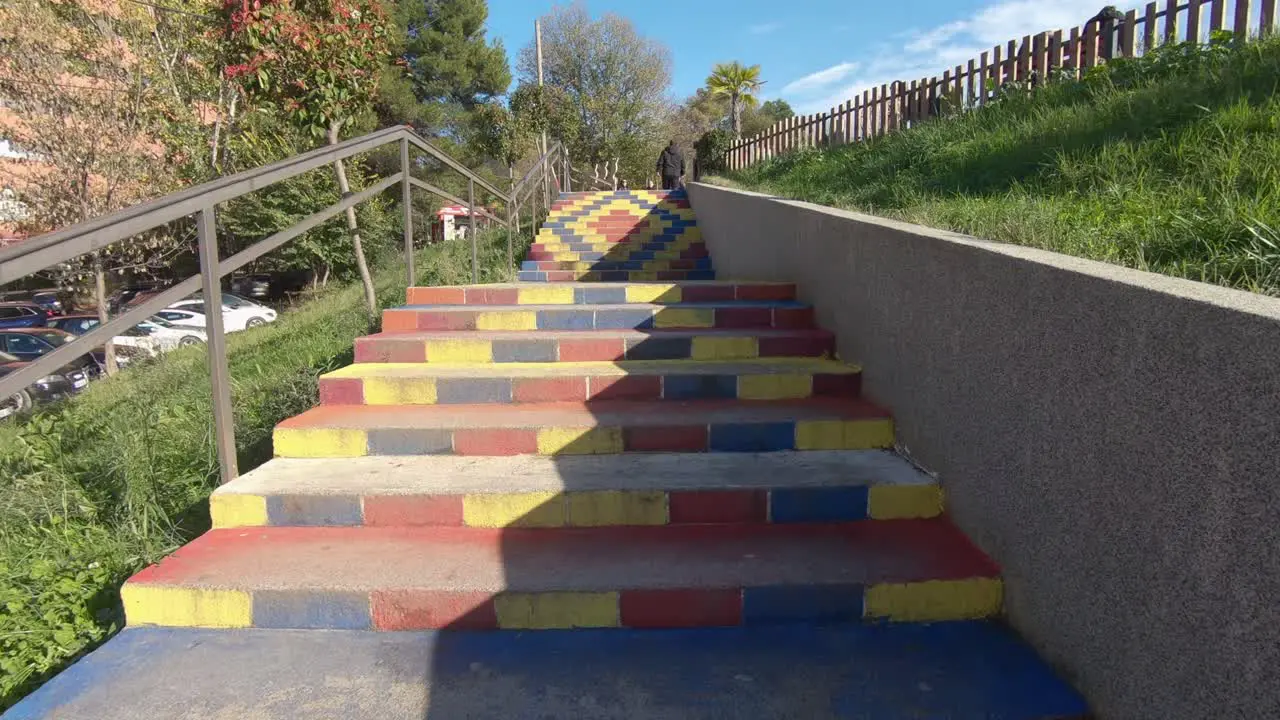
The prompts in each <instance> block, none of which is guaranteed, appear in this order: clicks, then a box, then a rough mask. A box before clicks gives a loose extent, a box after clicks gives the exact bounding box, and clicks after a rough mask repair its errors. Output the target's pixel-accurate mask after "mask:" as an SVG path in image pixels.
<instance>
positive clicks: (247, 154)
mask: <svg viewBox="0 0 1280 720" xmlns="http://www.w3.org/2000/svg"><path fill="white" fill-rule="evenodd" d="M307 140H308V138H307V136H305V135H304V134H302V132H301V131H299V130H297V129H294V128H292V127H290V126H289V125H288V124H287V123H285V122H284V121H281V120H278V119H276V118H274V117H272V116H270V115H268V114H266V113H254V114H253V115H252V116H250V117H248V118H246V119H245V120H244V122H242V123H241V126H240V127H239V129H238V131H237V132H236V133H235V134H234V136H233V137H232V138H231V139H230V140H229V141H228V150H229V155H230V156H231V157H233V158H234V160H235V165H234V167H236V168H252V167H258V166H261V165H265V164H267V163H270V162H273V161H275V160H278V159H280V158H282V157H288V156H290V155H294V154H296V153H299V152H302V151H304V150H307V149H309V148H308V144H309V143H308V142H307ZM348 175H349V178H350V181H351V184H352V186H353V188H354V190H355V191H357V192H358V191H360V190H361V189H363V188H365V187H367V186H368V185H370V184H372V183H373V182H374V181H376V180H377V179H379V178H377V177H375V176H373V175H372V174H371V173H369V172H367V171H366V170H365V169H364V163H360V162H355V163H350V164H349V165H348ZM338 200H339V195H338V188H337V185H336V184H335V183H334V181H333V172H332V170H328V169H316V170H312V171H311V172H308V173H304V174H302V175H299V176H296V177H293V178H289V179H288V180H282V181H280V182H277V183H273V184H272V185H269V186H267V187H265V188H262V189H260V190H258V191H256V192H253V193H250V194H248V195H242V196H241V197H238V198H236V199H234V200H231V201H229V202H228V203H227V204H226V205H225V206H224V207H223V209H222V211H221V212H219V213H218V230H219V234H220V242H221V245H222V247H223V252H224V253H227V254H229V253H232V252H235V251H237V250H240V249H243V248H245V247H248V246H249V245H252V244H253V243H255V242H257V241H258V240H261V239H263V238H265V237H267V236H269V235H271V234H273V233H275V232H279V231H280V230H284V229H285V228H288V227H291V226H292V225H294V224H296V223H297V222H298V221H299V220H302V219H303V218H305V217H306V216H308V215H310V214H312V213H315V212H317V211H319V210H322V209H324V208H325V207H328V206H329V205H332V204H334V203H336V202H338ZM356 215H357V217H358V218H359V223H360V227H361V228H362V233H363V236H364V237H363V240H364V247H365V248H366V249H367V250H368V252H369V254H370V256H371V257H373V258H375V259H376V258H377V257H378V256H379V255H381V254H383V253H385V252H388V251H389V250H391V249H392V248H393V247H394V246H396V245H397V243H398V235H399V231H400V220H399V219H398V218H399V215H400V207H399V203H397V202H394V201H393V199H392V197H391V196H390V195H389V194H387V193H381V194H379V195H376V196H374V197H372V198H370V199H369V200H367V201H365V202H362V203H360V205H359V206H358V207H357V208H356ZM254 266H255V269H256V270H257V271H274V270H305V271H309V272H310V273H311V274H312V278H313V280H314V282H315V283H316V284H321V285H323V284H324V283H326V282H327V281H328V280H329V279H330V278H331V277H333V278H336V279H339V280H349V279H351V278H352V277H354V275H355V273H356V272H357V268H356V265H355V257H354V256H353V254H352V252H351V236H350V233H349V232H348V231H347V229H346V228H345V227H343V226H342V224H341V221H340V220H339V219H337V218H335V219H332V220H329V221H327V222H325V223H324V224H322V225H320V226H319V227H316V228H313V229H312V230H309V231H308V232H306V233H304V234H303V235H302V236H300V237H298V238H295V239H294V240H292V241H291V242H288V243H286V244H285V245H284V246H282V247H280V248H279V249H277V250H274V251H272V252H271V253H270V254H268V255H267V256H266V257H264V258H263V259H261V260H259V261H257V262H255V263H254Z"/></svg>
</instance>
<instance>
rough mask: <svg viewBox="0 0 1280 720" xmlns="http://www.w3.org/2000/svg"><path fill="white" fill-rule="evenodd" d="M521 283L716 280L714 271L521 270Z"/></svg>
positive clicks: (519, 273) (518, 276)
mask: <svg viewBox="0 0 1280 720" xmlns="http://www.w3.org/2000/svg"><path fill="white" fill-rule="evenodd" d="M516 279H517V280H519V281H520V282H566V281H576V282H601V281H603V282H653V281H660V282H666V281H670V282H682V281H686V280H715V279H716V273H715V271H714V270H659V271H655V272H648V271H639V270H606V271H603V272H600V271H594V270H520V271H519V272H518V273H517V274H516Z"/></svg>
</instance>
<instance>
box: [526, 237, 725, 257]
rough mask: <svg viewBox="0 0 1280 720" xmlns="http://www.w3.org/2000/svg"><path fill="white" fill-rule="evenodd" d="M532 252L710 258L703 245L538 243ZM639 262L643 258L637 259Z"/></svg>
mask: <svg viewBox="0 0 1280 720" xmlns="http://www.w3.org/2000/svg"><path fill="white" fill-rule="evenodd" d="M529 251H530V252H538V253H578V254H585V253H603V254H606V255H611V254H615V253H618V254H626V255H628V257H630V256H631V255H635V254H638V253H651V254H652V255H653V257H651V258H649V259H650V260H680V259H688V258H696V257H708V251H707V246H706V245H704V244H702V243H700V242H699V243H657V242H617V243H610V242H598V241H585V242H579V241H577V240H572V241H569V242H555V241H552V242H538V243H534V244H533V245H531V246H530V247H529ZM635 259H637V260H639V259H641V258H635Z"/></svg>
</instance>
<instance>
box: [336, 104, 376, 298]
mask: <svg viewBox="0 0 1280 720" xmlns="http://www.w3.org/2000/svg"><path fill="white" fill-rule="evenodd" d="M341 128H342V121H341V120H334V121H333V122H332V123H330V124H329V144H330V145H337V144H338V131H339V130H340V129H341ZM333 172H334V173H335V174H336V175H337V176H338V192H340V193H341V194H342V197H344V198H345V197H346V196H347V195H350V194H351V185H350V183H348V182H347V169H346V168H345V167H344V166H343V164H342V161H341V160H334V161H333ZM347 229H348V230H350V231H351V247H352V248H353V249H354V250H355V252H356V268H357V269H359V270H360V283H361V284H362V285H364V300H365V304H366V305H368V307H369V318H370V319H371V320H373V319H376V318H377V316H378V298H377V295H376V294H375V293H374V290H373V276H372V275H370V274H369V263H367V262H365V259H364V244H363V243H362V242H361V241H360V227H359V225H357V224H356V209H355V208H354V207H349V208H347Z"/></svg>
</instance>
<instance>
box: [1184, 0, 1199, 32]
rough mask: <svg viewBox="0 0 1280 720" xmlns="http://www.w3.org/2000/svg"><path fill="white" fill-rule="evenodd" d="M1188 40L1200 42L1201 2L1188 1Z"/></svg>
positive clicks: (1197, 0) (1196, 0)
mask: <svg viewBox="0 0 1280 720" xmlns="http://www.w3.org/2000/svg"><path fill="white" fill-rule="evenodd" d="M1187 40H1188V41H1189V42H1198V41H1199V40H1200V0H1187Z"/></svg>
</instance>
